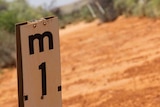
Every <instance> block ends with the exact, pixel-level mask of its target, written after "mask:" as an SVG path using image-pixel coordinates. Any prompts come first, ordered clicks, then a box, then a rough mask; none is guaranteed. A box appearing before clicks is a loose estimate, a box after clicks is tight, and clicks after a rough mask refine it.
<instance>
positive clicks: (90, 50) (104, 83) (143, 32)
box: [0, 17, 160, 107]
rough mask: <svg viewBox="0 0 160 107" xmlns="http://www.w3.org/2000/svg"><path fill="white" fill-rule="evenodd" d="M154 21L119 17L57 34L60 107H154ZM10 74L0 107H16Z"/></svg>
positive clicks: (157, 51)
mask: <svg viewBox="0 0 160 107" xmlns="http://www.w3.org/2000/svg"><path fill="white" fill-rule="evenodd" d="M159 28H160V20H155V19H148V18H134V17H132V18H124V17H119V18H118V19H117V20H116V21H115V22H111V23H105V24H101V25H98V21H95V22H93V23H89V24H85V23H80V24H78V25H70V26H68V27H67V29H65V30H61V31H60V34H61V36H60V39H61V63H62V87H63V91H62V97H63V107H160V48H159V46H160V29H159ZM16 87H17V84H16V70H11V71H8V70H6V71H5V73H4V74H3V75H0V106H1V107H17V88H16Z"/></svg>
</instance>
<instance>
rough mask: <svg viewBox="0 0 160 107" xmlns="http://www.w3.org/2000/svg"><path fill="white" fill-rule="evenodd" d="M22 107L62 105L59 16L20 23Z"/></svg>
mask: <svg viewBox="0 0 160 107" xmlns="http://www.w3.org/2000/svg"><path fill="white" fill-rule="evenodd" d="M16 39H17V73H18V96H19V107H62V96H61V70H60V46H59V26H58V19H57V18H55V17H49V18H45V19H41V20H37V21H34V22H26V23H21V24H17V25H16Z"/></svg>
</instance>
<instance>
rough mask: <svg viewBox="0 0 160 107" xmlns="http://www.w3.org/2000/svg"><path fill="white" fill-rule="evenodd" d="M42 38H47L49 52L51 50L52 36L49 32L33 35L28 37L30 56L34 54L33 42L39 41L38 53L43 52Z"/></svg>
mask: <svg viewBox="0 0 160 107" xmlns="http://www.w3.org/2000/svg"><path fill="white" fill-rule="evenodd" d="M44 37H48V43H49V50H50V49H53V36H52V33H51V32H44V33H43V34H42V35H41V34H35V35H30V36H29V50H30V54H34V40H35V39H38V40H39V52H43V51H44Z"/></svg>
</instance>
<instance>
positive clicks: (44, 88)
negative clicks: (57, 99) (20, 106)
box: [39, 62, 47, 99]
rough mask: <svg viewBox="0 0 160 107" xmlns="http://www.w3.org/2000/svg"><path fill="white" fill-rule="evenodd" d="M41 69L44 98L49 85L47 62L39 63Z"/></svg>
mask: <svg viewBox="0 0 160 107" xmlns="http://www.w3.org/2000/svg"><path fill="white" fill-rule="evenodd" d="M39 70H41V71H42V73H41V76H42V99H43V96H44V95H47V85H46V62H43V63H42V64H41V65H39Z"/></svg>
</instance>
